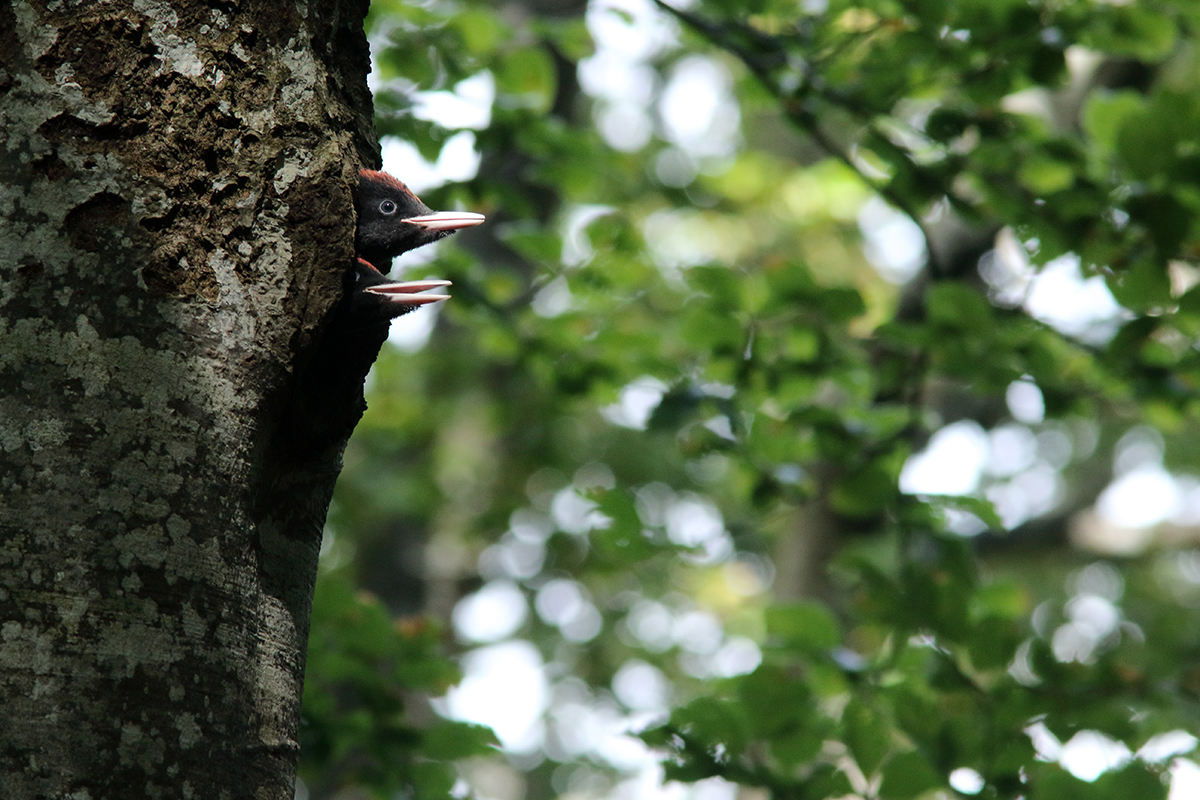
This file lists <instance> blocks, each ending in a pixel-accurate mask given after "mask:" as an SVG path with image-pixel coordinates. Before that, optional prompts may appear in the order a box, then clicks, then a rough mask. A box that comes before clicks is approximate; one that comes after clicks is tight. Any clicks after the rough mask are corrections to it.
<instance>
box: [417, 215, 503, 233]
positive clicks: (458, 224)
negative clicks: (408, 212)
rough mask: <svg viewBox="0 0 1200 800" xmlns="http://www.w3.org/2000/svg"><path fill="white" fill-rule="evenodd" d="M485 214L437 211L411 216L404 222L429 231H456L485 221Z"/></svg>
mask: <svg viewBox="0 0 1200 800" xmlns="http://www.w3.org/2000/svg"><path fill="white" fill-rule="evenodd" d="M483 219H484V217H483V214H476V213H475V212H473V211H435V212H433V213H432V214H426V215H425V216H423V217H409V218H408V219H406V220H402V221H403V222H407V223H410V224H412V225H419V226H421V227H422V228H424V229H425V230H427V231H456V230H458V229H459V228H473V227H475V226H476V225H480V224H482V223H483Z"/></svg>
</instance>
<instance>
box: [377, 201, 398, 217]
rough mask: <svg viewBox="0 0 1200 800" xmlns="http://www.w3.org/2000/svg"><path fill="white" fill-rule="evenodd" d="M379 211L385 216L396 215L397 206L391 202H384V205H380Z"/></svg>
mask: <svg viewBox="0 0 1200 800" xmlns="http://www.w3.org/2000/svg"><path fill="white" fill-rule="evenodd" d="M379 210H380V211H382V212H383V213H384V214H395V213H396V204H395V203H393V202H392V201H391V200H384V201H383V202H382V203H380V204H379Z"/></svg>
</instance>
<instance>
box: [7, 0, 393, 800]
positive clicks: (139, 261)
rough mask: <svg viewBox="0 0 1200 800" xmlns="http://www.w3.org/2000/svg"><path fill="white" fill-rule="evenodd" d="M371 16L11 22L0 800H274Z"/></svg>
mask: <svg viewBox="0 0 1200 800" xmlns="http://www.w3.org/2000/svg"><path fill="white" fill-rule="evenodd" d="M366 5H367V3H366V0H332V1H328V0H326V1H323V2H312V1H311V0H296V2H289V3H247V2H239V1H238V0H230V1H229V2H224V3H206V2H199V1H198V0H188V1H186V2H184V1H183V0H179V1H177V2H166V1H165V0H115V1H114V2H107V3H87V2H85V3H70V2H68V3H63V2H60V1H58V0H55V1H54V2H50V1H49V0H47V1H46V2H23V1H22V0H15V2H13V3H11V4H0V797H4V798H6V799H7V800H22V799H23V798H33V797H38V798H66V797H72V798H93V800H98V799H99V798H116V797H120V798H133V797H168V798H176V797H178V798H187V797H196V798H243V797H245V798H250V797H253V798H291V797H292V794H293V781H294V773H295V762H296V756H297V744H296V726H297V719H298V708H299V702H300V688H301V683H302V679H303V663H304V652H305V644H306V638H307V633H308V614H309V604H310V601H311V594H312V587H313V580H314V574H315V569H316V561H317V553H318V550H319V547H320V538H321V530H322V527H323V524H324V518H325V511H326V507H327V504H328V501H329V496H330V492H331V491H332V489H333V483H334V480H335V479H336V476H337V472H338V470H339V468H340V455H341V450H342V447H343V446H344V444H345V439H346V437H347V436H348V435H349V432H350V430H351V429H352V427H353V425H354V423H355V422H356V421H357V416H358V414H359V413H361V409H360V408H359V406H358V405H357V403H350V404H348V405H347V406H346V407H345V408H342V409H335V410H334V412H333V414H332V415H326V416H325V417H323V418H322V422H323V424H322V425H321V426H316V427H315V426H314V425H313V424H312V421H313V420H314V419H316V418H318V417H320V415H321V409H320V407H319V404H318V403H317V402H316V401H314V400H313V399H312V397H311V396H307V395H311V394H312V392H313V387H316V386H320V384H321V380H320V378H321V370H322V365H321V364H320V363H318V362H317V361H314V358H317V357H319V354H320V348H319V347H318V346H317V345H318V344H319V342H320V339H321V331H322V324H323V321H324V320H325V319H326V318H327V317H328V316H329V313H330V310H331V309H332V308H334V305H335V303H336V301H337V299H338V297H339V296H340V294H341V291H342V283H341V281H342V276H343V274H344V273H345V271H346V269H347V267H349V266H350V264H351V263H352V261H353V247H354V245H353V242H354V235H353V233H354V212H353V204H352V201H351V191H352V186H353V181H354V176H355V174H356V172H357V169H358V168H359V166H375V165H376V163H377V157H376V154H375V150H374V133H373V127H372V123H371V101H370V95H369V93H368V91H367V88H366V82H365V77H366V73H367V71H368V51H367V46H366V41H365V38H364V37H363V34H362V20H363V15H364V14H365V12H366ZM314 354H318V355H317V356H314ZM325 356H326V357H327V356H328V354H325ZM367 363H368V364H369V360H368V362H367ZM359 386H361V376H360V378H359ZM324 388H326V389H327V387H324ZM352 388H353V390H354V391H357V390H358V387H352ZM326 394H328V392H325V394H322V395H321V396H322V397H323V396H325V395H326ZM354 397H355V399H357V397H358V396H357V395H355V396H354Z"/></svg>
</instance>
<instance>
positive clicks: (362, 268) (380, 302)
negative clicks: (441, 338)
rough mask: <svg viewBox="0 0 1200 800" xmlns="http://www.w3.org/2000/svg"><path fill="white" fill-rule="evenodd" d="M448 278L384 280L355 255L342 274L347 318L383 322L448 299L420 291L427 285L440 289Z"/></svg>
mask: <svg viewBox="0 0 1200 800" xmlns="http://www.w3.org/2000/svg"><path fill="white" fill-rule="evenodd" d="M449 285H450V281H441V280H422V281H404V282H402V283H397V282H394V281H390V280H388V278H386V277H385V276H384V275H383V274H381V273H380V272H379V270H377V269H375V267H373V266H371V264H370V263H368V262H367V261H365V260H364V259H361V258H360V259H358V261H357V262H356V263H355V265H354V269H353V270H351V271H350V272H349V273H347V275H346V297H347V298H348V302H349V303H350V315H349V319H352V320H354V321H355V323H356V325H357V326H358V327H365V326H368V325H374V324H377V323H380V322H387V321H389V320H392V319H394V318H396V317H398V316H400V315H401V314H407V313H408V312H410V311H413V310H415V309H417V308H420V307H421V306H423V305H428V304H429V303H438V302H441V301H442V300H447V299H449V295H445V294H420V292H424V291H426V290H427V289H441V288H443V287H446V286H449Z"/></svg>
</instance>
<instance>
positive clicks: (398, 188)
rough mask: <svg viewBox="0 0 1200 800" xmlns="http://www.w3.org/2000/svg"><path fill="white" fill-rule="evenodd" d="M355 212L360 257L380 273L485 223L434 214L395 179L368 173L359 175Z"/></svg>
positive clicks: (476, 217) (460, 214)
mask: <svg viewBox="0 0 1200 800" xmlns="http://www.w3.org/2000/svg"><path fill="white" fill-rule="evenodd" d="M355 210H356V211H357V212H358V227H357V231H356V234H355V248H356V250H357V251H358V256H359V257H360V258H363V259H366V260H367V261H368V262H369V263H370V264H371V265H372V266H374V267H375V268H376V269H378V270H379V271H380V272H387V271H388V270H390V269H391V266H392V259H393V258H395V257H396V256H398V255H400V254H401V253H407V252H408V251H409V250H412V249H414V248H417V247H421V246H422V245H426V244H429V243H430V242H436V241H437V240H438V239H441V238H443V237H446V236H449V235H450V234H452V233H454V232H455V231H457V230H459V229H460V228H470V227H472V226H474V225H478V224H480V223H481V222H483V215H482V214H475V213H472V212H470V211H433V210H431V209H430V208H429V206H427V205H425V204H424V203H422V202H421V200H420V198H418V197H417V196H416V195H415V194H413V193H412V191H411V190H410V189H409V188H408V187H407V186H405V185H404V184H403V183H402V182H400V181H399V180H397V179H396V178H393V177H392V176H391V175H388V174H387V173H386V172H375V171H373V170H367V169H364V170H362V171H361V172H359V173H358V195H357V197H356V198H355Z"/></svg>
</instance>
